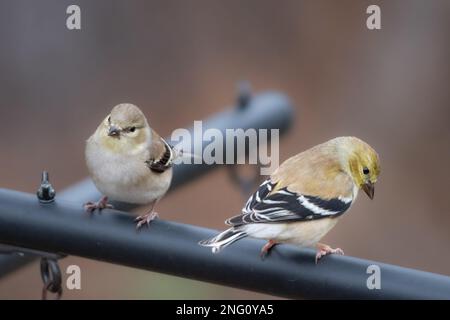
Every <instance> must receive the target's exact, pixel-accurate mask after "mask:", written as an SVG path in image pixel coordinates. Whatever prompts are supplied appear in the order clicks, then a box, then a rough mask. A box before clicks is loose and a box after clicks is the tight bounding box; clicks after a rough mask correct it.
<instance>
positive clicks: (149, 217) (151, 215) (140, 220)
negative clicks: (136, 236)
mask: <svg viewBox="0 0 450 320" xmlns="http://www.w3.org/2000/svg"><path fill="white" fill-rule="evenodd" d="M156 202H158V201H157V200H155V201H154V202H153V203H152V205H151V207H150V210H149V211H148V212H147V213H146V214H143V215H141V216H138V217H137V218H136V219H134V221H137V224H136V229H138V230H139V229H140V228H141V227H142V226H143V225H147V227H148V226H149V224H150V222H152V221H153V220H155V219H156V218H158V213H157V212H155V211H154V208H155V205H156Z"/></svg>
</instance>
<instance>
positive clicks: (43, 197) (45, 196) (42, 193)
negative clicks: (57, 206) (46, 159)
mask: <svg viewBox="0 0 450 320" xmlns="http://www.w3.org/2000/svg"><path fill="white" fill-rule="evenodd" d="M55 194H56V192H55V189H53V187H52V185H51V184H50V182H49V180H48V172H47V171H43V172H42V179H41V185H40V187H39V189H38V191H37V192H36V195H37V197H38V199H39V202H41V203H50V202H53V201H55Z"/></svg>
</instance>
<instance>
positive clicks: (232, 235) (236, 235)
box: [198, 228, 247, 253]
mask: <svg viewBox="0 0 450 320" xmlns="http://www.w3.org/2000/svg"><path fill="white" fill-rule="evenodd" d="M246 236H247V233H246V232H245V231H243V230H242V229H237V228H229V229H227V230H225V231H223V232H221V233H219V234H218V235H217V236H215V237H213V238H210V239H206V240H202V241H200V242H199V243H198V244H199V245H201V246H204V247H212V252H213V253H218V252H219V251H220V250H222V249H223V248H225V247H227V246H229V245H230V244H232V243H233V242H235V241H238V240H239V239H242V238H245V237H246Z"/></svg>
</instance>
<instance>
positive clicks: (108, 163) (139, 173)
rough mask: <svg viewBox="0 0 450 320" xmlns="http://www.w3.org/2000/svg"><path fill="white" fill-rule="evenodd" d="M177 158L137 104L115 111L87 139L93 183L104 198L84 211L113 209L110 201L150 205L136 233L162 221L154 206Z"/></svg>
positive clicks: (168, 184) (88, 165)
mask: <svg viewBox="0 0 450 320" xmlns="http://www.w3.org/2000/svg"><path fill="white" fill-rule="evenodd" d="M174 156H175V153H174V150H173V149H172V147H171V146H170V145H169V144H168V143H167V142H166V141H164V139H163V138H161V137H160V136H159V135H158V134H157V133H156V132H155V131H154V130H153V129H152V128H150V126H149V124H148V123H147V119H146V118H145V116H144V114H143V113H142V111H141V110H140V109H139V108H138V107H136V106H135V105H132V104H129V103H123V104H119V105H117V106H115V107H114V108H113V109H112V111H111V113H110V114H109V115H108V116H106V118H105V119H104V120H103V121H102V122H101V123H100V125H99V126H98V128H97V130H96V131H95V132H94V134H93V135H92V136H91V137H90V138H89V139H88V140H87V143H86V150H85V157H86V163H87V167H88V169H89V172H90V175H91V177H92V180H93V181H94V184H95V185H96V187H97V188H98V190H99V191H100V192H101V193H102V194H103V195H104V196H103V197H102V198H101V199H100V201H98V202H96V203H94V202H88V203H86V204H85V210H87V211H89V212H93V211H94V210H96V209H98V210H101V209H104V208H111V207H112V206H111V205H109V204H108V198H110V199H113V200H117V201H122V202H127V203H133V204H141V205H144V204H147V205H150V210H149V211H148V213H147V214H145V215H142V216H139V217H137V218H136V221H137V228H140V227H141V226H142V225H144V224H147V225H148V224H149V223H150V221H152V220H153V219H155V218H156V217H157V213H156V212H155V211H154V208H155V205H156V203H157V202H158V200H159V199H161V198H162V197H163V196H164V194H165V193H166V191H167V189H169V186H170V182H171V180H172V161H173V159H174Z"/></svg>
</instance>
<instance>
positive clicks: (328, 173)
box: [199, 137, 380, 263]
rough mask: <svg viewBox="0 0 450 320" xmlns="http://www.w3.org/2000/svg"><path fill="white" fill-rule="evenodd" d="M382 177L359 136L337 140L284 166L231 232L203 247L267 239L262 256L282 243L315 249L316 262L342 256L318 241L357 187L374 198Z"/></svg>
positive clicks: (215, 248)
mask: <svg viewBox="0 0 450 320" xmlns="http://www.w3.org/2000/svg"><path fill="white" fill-rule="evenodd" d="M379 173H380V164H379V158H378V154H377V153H376V152H375V150H374V149H372V147H370V146H369V145H368V144H367V143H365V142H364V141H362V140H360V139H358V138H355V137H339V138H335V139H332V140H329V141H327V142H325V143H323V144H320V145H317V146H315V147H313V148H311V149H309V150H306V151H304V152H302V153H299V154H297V155H295V156H293V157H291V158H289V159H288V160H286V161H285V162H284V163H282V164H281V165H280V167H279V168H278V169H277V170H275V172H274V173H273V174H272V175H271V176H270V178H269V179H267V180H266V181H264V182H263V183H262V184H261V186H260V187H259V188H258V190H257V191H256V192H255V193H254V194H253V195H252V196H251V197H250V199H248V201H247V203H246V205H245V207H244V208H243V209H242V214H241V215H237V216H234V217H232V218H230V219H228V220H227V221H226V222H225V223H226V224H228V225H230V226H231V228H229V229H228V230H225V231H224V232H222V233H220V234H219V235H217V236H215V237H213V238H211V239H208V240H203V241H201V242H200V243H199V244H200V245H202V246H207V247H212V250H213V252H214V253H216V252H219V251H220V250H221V249H223V248H225V247H226V246H228V245H230V244H232V243H233V242H235V241H237V240H239V239H242V238H245V237H247V236H248V237H253V238H258V239H265V240H268V242H267V244H266V245H265V246H264V247H263V248H262V250H261V257H262V258H264V256H265V255H266V254H267V253H268V251H269V250H270V249H271V248H272V247H273V246H274V245H276V244H278V243H292V244H295V245H298V246H302V247H310V246H314V245H316V246H317V254H316V263H317V261H318V260H319V259H320V258H321V257H323V256H325V255H327V254H330V253H338V254H344V252H343V251H342V250H341V249H340V248H337V249H333V248H331V247H330V246H328V245H325V244H322V243H319V240H320V239H321V238H322V237H323V236H324V235H325V234H326V233H327V232H328V231H330V230H331V229H332V228H333V227H334V226H335V225H336V223H337V222H338V220H339V217H340V216H341V215H342V214H343V213H344V212H346V211H347V210H348V209H349V208H350V206H351V205H352V203H353V202H354V201H355V199H356V196H357V194H358V190H359V189H363V190H364V191H365V192H366V193H367V195H368V196H369V198H370V199H373V196H374V190H375V188H374V185H375V182H376V181H377V178H378V175H379Z"/></svg>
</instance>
